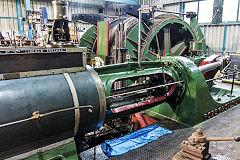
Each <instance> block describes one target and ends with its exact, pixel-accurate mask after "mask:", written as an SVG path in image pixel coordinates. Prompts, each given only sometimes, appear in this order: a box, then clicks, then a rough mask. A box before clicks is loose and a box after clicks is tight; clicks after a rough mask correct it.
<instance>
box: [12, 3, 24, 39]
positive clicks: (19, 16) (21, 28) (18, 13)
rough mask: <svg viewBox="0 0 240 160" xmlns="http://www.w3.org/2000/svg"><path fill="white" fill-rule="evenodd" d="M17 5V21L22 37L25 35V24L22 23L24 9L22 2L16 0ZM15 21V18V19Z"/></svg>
mask: <svg viewBox="0 0 240 160" xmlns="http://www.w3.org/2000/svg"><path fill="white" fill-rule="evenodd" d="M16 5H17V20H18V33H19V34H20V35H23V31H24V30H23V28H24V27H23V22H22V11H21V10H22V7H21V2H20V0H16ZM14 19H15V18H14Z"/></svg>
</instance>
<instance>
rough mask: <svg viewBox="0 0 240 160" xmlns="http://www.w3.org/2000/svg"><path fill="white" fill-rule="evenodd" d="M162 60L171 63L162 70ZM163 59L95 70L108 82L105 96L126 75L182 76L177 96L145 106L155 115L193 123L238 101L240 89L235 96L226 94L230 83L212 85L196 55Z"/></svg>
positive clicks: (201, 120) (109, 118)
mask: <svg viewBox="0 0 240 160" xmlns="http://www.w3.org/2000/svg"><path fill="white" fill-rule="evenodd" d="M200 61H201V60H200V59H196V60H195V63H197V65H198V62H200ZM162 63H163V65H164V66H166V64H168V65H167V67H164V69H163V70H162V67H161V66H162ZM162 63H161V62H159V61H153V62H146V61H145V62H142V68H141V69H139V68H138V64H137V63H136V62H130V63H124V64H115V65H109V66H104V67H100V68H96V71H97V72H98V74H99V76H100V78H101V80H102V82H103V84H104V86H105V93H106V96H109V95H110V92H111V89H112V86H113V83H114V82H115V81H117V80H119V79H123V78H130V77H134V76H141V75H149V74H154V73H166V74H169V75H171V76H172V77H173V79H174V81H175V82H176V81H181V80H183V81H184V85H179V86H177V89H176V93H175V94H174V96H172V97H169V98H168V99H167V101H166V102H165V103H163V104H160V105H158V104H154V105H150V106H147V107H153V108H151V109H148V110H146V113H148V114H151V115H154V116H155V115H164V116H167V117H169V118H171V119H174V120H177V121H179V122H181V123H184V124H187V125H191V126H194V125H196V124H199V123H201V122H203V121H204V120H205V119H206V115H208V114H209V112H210V114H212V113H211V111H213V110H216V109H218V108H219V107H224V106H225V105H233V104H235V103H236V100H239V95H240V91H234V94H235V95H236V97H228V96H227V94H228V93H230V87H229V88H222V87H219V86H218V85H213V86H212V87H211V88H209V85H208V84H207V83H206V80H205V78H204V77H203V75H202V73H201V71H200V70H199V69H198V67H197V65H196V64H195V63H194V59H193V61H192V60H189V59H188V58H185V57H182V56H175V57H172V56H165V57H162ZM219 97H220V98H221V99H219ZM161 103H162V102H161ZM107 104H108V110H109V109H110V108H109V101H107ZM156 105H157V106H156ZM154 106H156V107H154ZM228 107H229V106H228ZM145 109H147V108H145ZM135 111H136V110H135ZM138 111H139V110H138ZM219 112H220V111H219ZM131 113H132V111H129V113H128V114H131ZM119 116H124V115H121V114H118V115H113V114H112V113H108V114H107V120H111V119H113V118H114V117H119Z"/></svg>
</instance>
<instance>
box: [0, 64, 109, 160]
mask: <svg viewBox="0 0 240 160" xmlns="http://www.w3.org/2000/svg"><path fill="white" fill-rule="evenodd" d="M69 76H70V78H71V80H72V82H73V84H74V87H75V89H76V92H77V96H78V101H79V105H80V106H85V105H91V106H93V112H92V113H91V112H89V111H88V108H85V109H80V123H79V127H78V133H77V134H78V135H82V134H84V133H87V132H90V131H93V130H95V129H97V128H98V127H100V126H101V125H102V123H103V120H104V119H105V110H106V109H105V107H106V102H105V101H103V99H104V98H102V97H104V96H105V94H104V90H103V86H101V83H100V79H99V78H98V76H97V74H96V72H95V71H94V70H92V69H90V68H88V70H86V71H84V72H77V73H69ZM0 86H1V87H0V125H2V124H6V123H10V122H14V121H18V120H23V119H26V118H29V117H31V116H32V113H33V112H34V111H39V112H40V114H44V113H49V112H52V111H56V110H61V109H65V108H71V107H73V106H74V103H73V97H72V94H71V91H70V87H69V85H68V82H67V80H66V78H65V77H64V75H63V74H59V75H49V76H41V77H30V78H23V79H14V80H6V81H0ZM101 96H102V97H101ZM74 126H75V110H70V111H66V112H60V113H56V114H52V115H49V116H46V117H43V118H41V119H40V120H29V121H26V122H22V123H18V124H14V125H9V126H6V127H1V128H0V159H3V158H6V156H9V155H11V156H14V155H15V154H19V153H23V152H26V151H28V150H29V149H37V148H39V147H42V146H45V145H48V144H52V143H54V142H57V141H60V140H64V139H66V138H69V137H73V136H74Z"/></svg>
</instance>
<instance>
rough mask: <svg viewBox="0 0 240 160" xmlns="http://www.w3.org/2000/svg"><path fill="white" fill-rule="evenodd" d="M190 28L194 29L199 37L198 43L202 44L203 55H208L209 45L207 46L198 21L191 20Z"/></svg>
mask: <svg viewBox="0 0 240 160" xmlns="http://www.w3.org/2000/svg"><path fill="white" fill-rule="evenodd" d="M190 26H191V27H192V28H193V30H194V32H195V33H196V36H197V41H198V42H202V44H203V45H202V50H203V53H204V54H206V53H207V45H206V41H205V38H204V35H203V33H202V30H201V28H200V26H199V24H198V20H197V19H196V18H192V19H191V20H190Z"/></svg>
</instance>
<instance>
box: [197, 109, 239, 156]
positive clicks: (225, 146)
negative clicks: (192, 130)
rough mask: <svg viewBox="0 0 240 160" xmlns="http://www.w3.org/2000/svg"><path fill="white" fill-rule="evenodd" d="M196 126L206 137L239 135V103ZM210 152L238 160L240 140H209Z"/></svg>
mask: <svg viewBox="0 0 240 160" xmlns="http://www.w3.org/2000/svg"><path fill="white" fill-rule="evenodd" d="M197 127H199V128H202V129H203V131H204V133H205V135H206V136H208V137H238V136H240V105H238V106H237V107H235V108H232V109H231V110H229V111H226V112H224V113H223V114H220V115H219V116H217V117H216V118H214V119H211V120H209V121H207V122H205V123H203V124H201V125H199V126H197ZM210 153H211V154H212V155H213V156H217V155H221V156H224V157H228V158H230V159H232V160H240V142H238V143H237V142H210Z"/></svg>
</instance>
